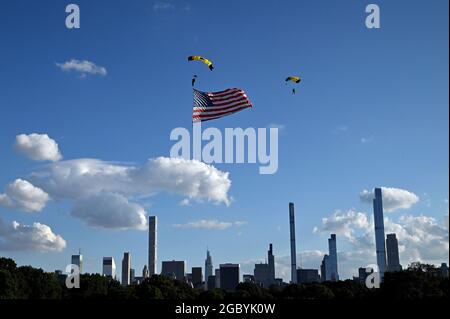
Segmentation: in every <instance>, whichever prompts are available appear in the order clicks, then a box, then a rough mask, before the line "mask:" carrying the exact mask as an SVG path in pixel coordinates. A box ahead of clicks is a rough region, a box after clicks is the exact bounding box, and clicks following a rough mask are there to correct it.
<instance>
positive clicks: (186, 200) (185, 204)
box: [180, 198, 191, 206]
mask: <svg viewBox="0 0 450 319" xmlns="http://www.w3.org/2000/svg"><path fill="white" fill-rule="evenodd" d="M190 204H191V202H190V200H189V198H184V199H182V200H181V201H180V206H189V205H190Z"/></svg>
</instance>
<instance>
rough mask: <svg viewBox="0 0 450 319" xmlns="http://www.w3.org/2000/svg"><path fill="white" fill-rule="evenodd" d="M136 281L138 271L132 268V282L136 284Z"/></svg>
mask: <svg viewBox="0 0 450 319" xmlns="http://www.w3.org/2000/svg"><path fill="white" fill-rule="evenodd" d="M135 281H136V271H135V270H134V268H130V284H134V283H135Z"/></svg>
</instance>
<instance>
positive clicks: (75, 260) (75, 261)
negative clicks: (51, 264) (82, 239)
mask: <svg viewBox="0 0 450 319" xmlns="http://www.w3.org/2000/svg"><path fill="white" fill-rule="evenodd" d="M71 264H72V265H76V266H77V267H78V269H79V271H80V274H82V273H83V255H81V250H79V251H78V255H72V258H71Z"/></svg>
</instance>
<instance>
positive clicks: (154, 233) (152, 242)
mask: <svg viewBox="0 0 450 319" xmlns="http://www.w3.org/2000/svg"><path fill="white" fill-rule="evenodd" d="M157 248H158V219H157V217H156V216H150V217H149V218H148V272H149V275H150V277H151V276H153V275H155V274H156V260H157V257H156V254H157Z"/></svg>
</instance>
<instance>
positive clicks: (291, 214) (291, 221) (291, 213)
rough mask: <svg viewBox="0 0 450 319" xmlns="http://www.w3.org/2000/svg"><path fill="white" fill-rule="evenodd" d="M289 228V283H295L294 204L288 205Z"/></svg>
mask: <svg viewBox="0 0 450 319" xmlns="http://www.w3.org/2000/svg"><path fill="white" fill-rule="evenodd" d="M289 226H290V233H291V282H292V283H297V249H296V248H295V211H294V203H289Z"/></svg>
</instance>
